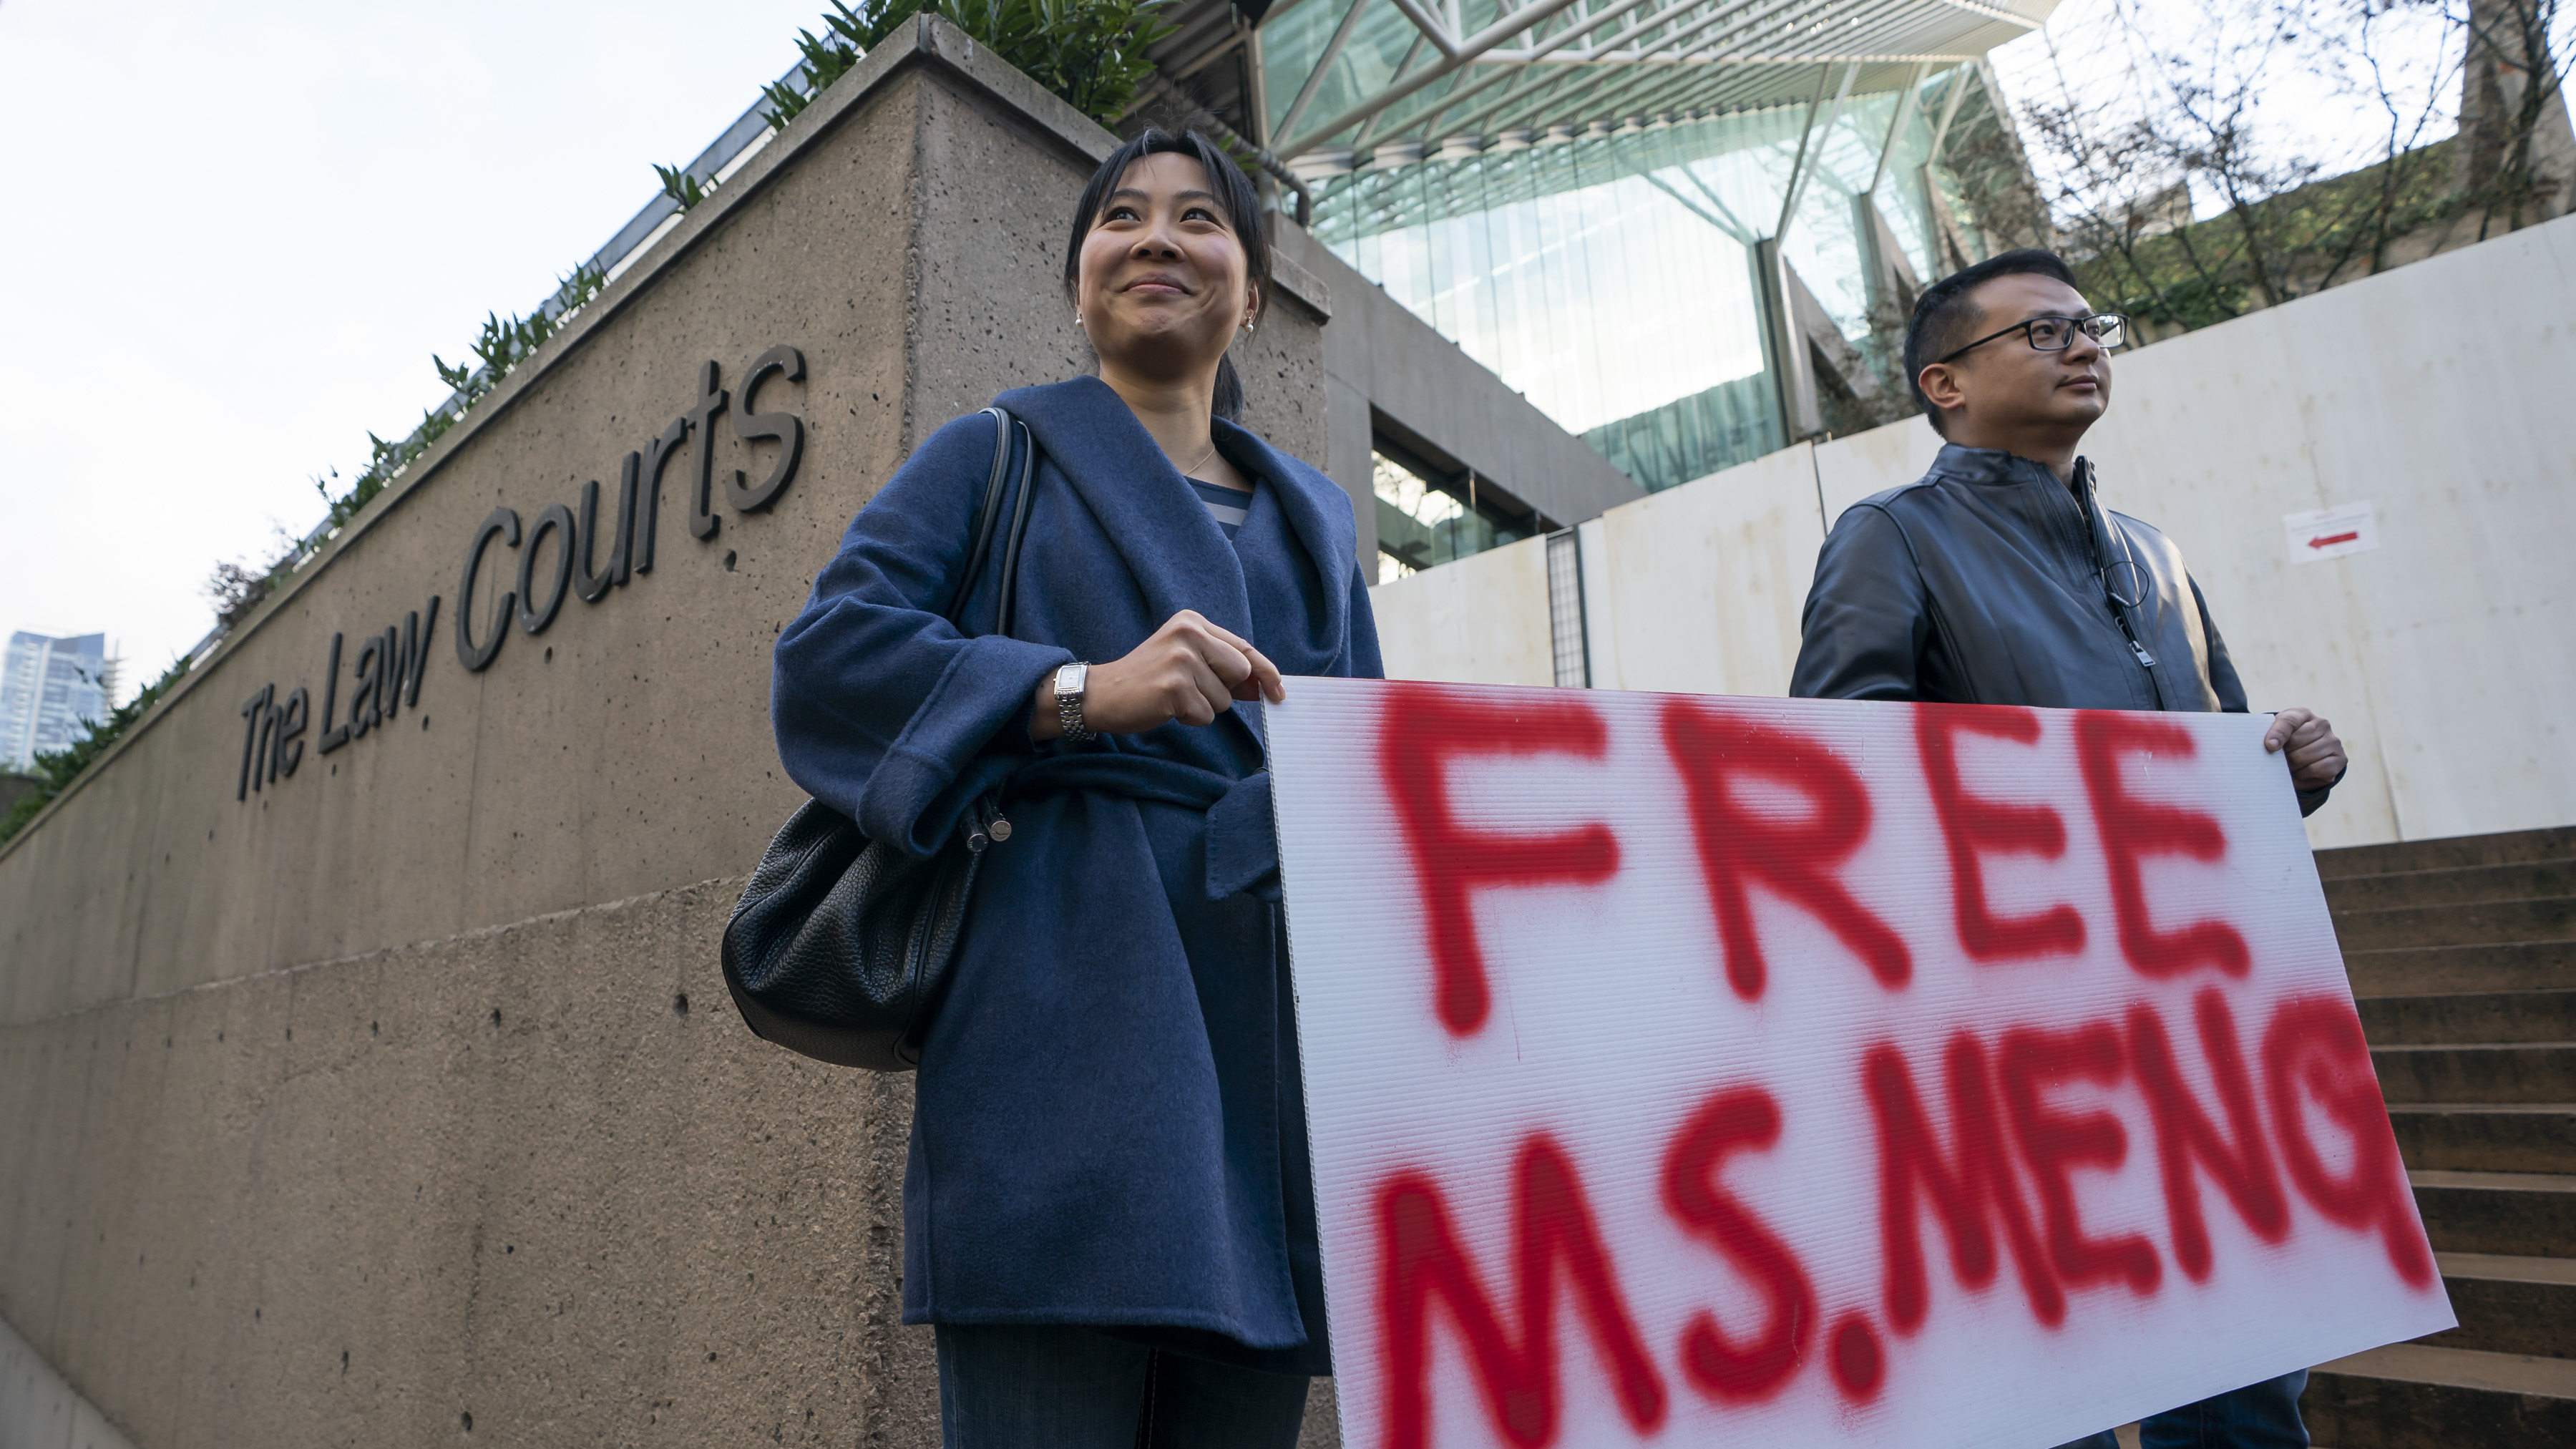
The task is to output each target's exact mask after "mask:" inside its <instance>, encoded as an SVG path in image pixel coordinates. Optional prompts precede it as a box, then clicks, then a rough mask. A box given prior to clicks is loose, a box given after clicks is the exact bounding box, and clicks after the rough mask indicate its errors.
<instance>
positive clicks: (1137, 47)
mask: <svg viewBox="0 0 2576 1449" xmlns="http://www.w3.org/2000/svg"><path fill="white" fill-rule="evenodd" d="M1165 3H1166V0H930V3H924V0H862V3H861V4H860V6H859V8H858V9H856V10H853V9H851V8H850V7H849V6H848V5H845V4H843V3H842V0H830V4H831V6H832V10H833V13H832V14H829V15H826V16H824V17H823V34H822V35H820V36H816V35H815V34H814V33H813V32H811V31H802V30H800V31H798V32H797V47H798V49H800V50H802V51H803V52H804V54H805V71H806V74H805V77H804V80H805V83H806V88H805V89H804V90H802V91H799V90H797V89H796V87H795V86H794V85H792V84H788V83H781V84H778V85H773V86H769V87H766V88H765V90H764V94H766V95H767V96H768V97H769V100H770V105H771V111H770V118H769V124H770V125H771V126H772V127H783V126H785V125H786V124H787V123H788V122H789V121H791V120H794V119H795V118H796V115H797V113H798V112H801V111H803V110H804V109H805V108H806V107H807V106H809V105H811V104H813V101H814V98H815V97H816V96H819V95H821V94H822V93H823V91H824V90H825V89H826V88H827V87H829V86H830V85H831V84H832V82H834V81H836V80H839V79H840V78H841V77H842V76H843V75H845V74H847V73H848V72H849V70H850V68H851V67H852V66H854V65H856V64H858V60H859V57H860V56H862V55H865V54H866V53H867V52H868V51H869V50H871V49H873V48H875V47H876V46H877V45H878V44H879V43H881V42H882V41H883V40H884V39H885V38H886V37H887V36H888V35H891V34H893V33H894V30H895V27H897V26H899V25H901V24H903V23H904V22H905V21H907V20H910V19H911V18H913V17H914V16H916V15H919V14H922V13H923V12H925V11H927V12H928V13H930V14H933V15H938V16H941V17H943V18H945V19H946V20H947V21H948V22H949V23H950V24H953V25H955V26H956V27H957V28H958V29H960V30H963V31H965V32H966V33H967V34H968V35H969V36H972V37H973V38H974V39H975V40H977V41H978V42H980V43H982V44H983V45H984V46H986V47H987V48H989V49H990V50H991V51H992V52H993V53H994V54H995V55H998V56H1000V57H1001V58H1002V60H1003V61H1004V62H1006V63H1008V64H1010V65H1012V66H1015V67H1017V68H1019V69H1020V70H1022V71H1024V72H1026V73H1027V74H1028V76H1029V77H1030V78H1031V79H1032V80H1035V81H1036V82H1037V83H1038V84H1040V85H1042V86H1045V87H1046V88H1047V89H1048V90H1050V91H1053V92H1055V93H1056V94H1057V95H1058V96H1061V97H1063V98H1064V100H1065V102H1066V104H1068V105H1071V106H1072V107H1073V108H1074V109H1075V110H1078V111H1080V112H1082V113H1083V114H1084V115H1086V116H1089V117H1091V118H1092V119H1094V120H1096V121H1099V122H1100V123H1101V124H1103V125H1108V124H1111V123H1112V122H1115V121H1116V120H1117V119H1118V118H1119V117H1120V116H1121V115H1123V114H1125V113H1126V110H1127V107H1128V103H1129V102H1131V101H1133V100H1134V99H1135V98H1136V91H1137V88H1138V87H1140V86H1142V85H1143V84H1144V83H1145V78H1146V77H1147V76H1149V75H1151V74H1153V71H1154V63H1153V62H1152V61H1150V60H1148V59H1146V58H1145V49H1146V47H1148V46H1150V45H1152V44H1154V43H1155V42H1156V41H1159V40H1161V39H1162V38H1163V37H1165V36H1167V35H1169V34H1171V33H1172V31H1173V30H1174V29H1175V27H1174V26H1172V25H1169V24H1167V23H1165V22H1163V21H1162V20H1161V19H1160V18H1159V12H1160V11H1161V10H1162V8H1163V6H1164V4H1165Z"/></svg>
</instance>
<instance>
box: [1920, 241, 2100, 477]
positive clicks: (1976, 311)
mask: <svg viewBox="0 0 2576 1449" xmlns="http://www.w3.org/2000/svg"><path fill="white" fill-rule="evenodd" d="M2020 276H2032V277H2053V278H2055V279H2056V280H2058V281H2061V282H2064V283H2065V284H2066V285H2068V286H2070V287H2073V286H2075V285H2076V282H2075V273H2074V272H2072V271H2070V270H2068V269H2067V266H2066V263H2065V261H2064V260H2063V259H2062V258H2060V257H2059V256H2058V255H2057V253H2055V252H2044V251H2041V250H2040V249H2039V248H2037V247H2024V248H2022V249H2021V250H2019V251H2010V252H1998V253H1996V254H1995V255H1993V256H1991V257H1988V258H1986V259H1985V260H1984V261H1982V262H1979V263H1977V264H1976V265H1975V266H1973V267H1969V268H1967V269H1966V270H1964V271H1957V272H1952V273H1951V274H1950V275H1948V276H1946V277H1943V278H1942V279H1941V280H1939V281H1937V282H1934V283H1933V284H1932V285H1931V286H1929V287H1926V288H1924V289H1923V295H1922V296H1920V297H1917V298H1915V299H1914V320H1913V321H1911V322H1908V323H1907V324H1906V325H1905V386H1906V388H1907V389H1908V390H1909V391H1911V392H1912V393H1913V394H1914V405H1915V406H1916V407H1919V408H1921V409H1923V415H1924V416H1925V417H1927V418H1930V419H1931V420H1932V431H1934V432H1936V433H1939V434H1940V435H1941V436H1943V437H1945V438H1946V437H1948V436H1950V430H1949V428H1948V427H1947V426H1946V425H1945V424H1944V423H1943V422H1942V421H1941V410H1940V409H1939V408H1936V407H1934V406H1932V399H1930V398H1928V397H1925V396H1924V395H1923V381H1922V378H1923V369H1925V368H1927V367H1930V366H1931V365H1932V364H1933V363H1934V362H1936V361H1938V360H1940V359H1941V358H1944V357H1947V356H1949V355H1950V354H1951V353H1953V352H1956V351H1958V350H1959V349H1960V348H1962V347H1965V346H1967V345H1968V344H1969V343H1970V342H1973V341H1975V340H1976V339H1975V338H1973V337H1970V336H1969V335H1968V331H1969V329H1970V328H1972V327H1974V326H1976V325H1977V319H1978V318H1979V317H1981V316H1983V315H1984V311H1983V309H1981V308H1979V307H1978V306H1977V304H1976V301H1975V299H1973V298H1971V297H1970V296H1969V295H1968V294H1969V293H1971V292H1974V291H1975V290H1977V288H1979V287H1981V286H1984V285H1985V284H1986V283H1988V282H1991V281H1993V280H1994V279H1995V278H1997V277H2020ZM2077 290H2079V291H2080V290H2082V289H2081V288H2078V289H2077Z"/></svg>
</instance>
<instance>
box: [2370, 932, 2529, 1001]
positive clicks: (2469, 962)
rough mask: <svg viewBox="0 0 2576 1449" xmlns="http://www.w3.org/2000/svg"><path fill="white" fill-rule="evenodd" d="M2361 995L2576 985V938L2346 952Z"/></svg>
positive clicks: (2454, 992) (2432, 994) (2430, 993)
mask: <svg viewBox="0 0 2576 1449" xmlns="http://www.w3.org/2000/svg"><path fill="white" fill-rule="evenodd" d="M2343 966H2344V974H2345V975H2347V976H2349V977H2351V978H2352V993H2353V995H2355V996H2360V997H2381V996H2440V995H2449V994H2459V993H2471V992H2482V993H2483V992H2506V991H2565V990H2571V989H2576V941H2519V942H2511V943H2508V944H2505V945H2488V946H2401V947H2396V948H2393V949H2389V950H2380V951H2357V950H2354V949H2352V948H2350V947H2349V946H2347V947H2346V948H2345V950H2344V953H2343Z"/></svg>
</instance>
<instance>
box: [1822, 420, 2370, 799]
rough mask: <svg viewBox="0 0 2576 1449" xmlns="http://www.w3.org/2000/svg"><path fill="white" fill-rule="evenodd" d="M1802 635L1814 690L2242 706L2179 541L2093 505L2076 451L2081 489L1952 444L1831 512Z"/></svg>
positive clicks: (2239, 685) (2074, 703)
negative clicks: (1927, 465)
mask: <svg viewBox="0 0 2576 1449" xmlns="http://www.w3.org/2000/svg"><path fill="white" fill-rule="evenodd" d="M2115 593H2116V598H2115ZM1802 632H1803V635H1804V639H1803V642H1802V643H1801V645H1800V647H1799V650H1798V667H1797V671H1796V673H1795V675H1794V676H1793V677H1792V678H1791V681H1790V684H1789V692H1790V693H1791V694H1793V695H1797V696H1800V697H1802V698H1810V699H1904V700H1939V701H1950V702H1958V703H1967V704H2024V705H2038V706H2042V707H2045V708H2050V709H2189V710H2226V711H2229V712H2232V713H2240V714H2241V713H2243V712H2244V711H2245V708H2246V704H2245V686H2244V684H2243V682H2242V681H2240V680H2239V679H2238V678H2237V677H2236V666H2235V665H2234V664H2233V663H2232V662H2230V661H2229V659H2228V657H2227V645H2226V644H2225V642H2223V641H2222V640H2221V639H2220V638H2219V637H2218V626H2217V625H2215V624H2213V623H2211V622H2210V618H2209V605H2208V603H2207V602H2206V601H2205V600H2203V599H2202V598H2201V595H2200V586H2199V585H2198V584H2195V583H2193V582H2192V579H2191V574H2190V572H2189V571H2188V570H2187V569H2185V568H2184V567H2183V561H2182V551H2181V550H2180V549H2178V548H2176V547H2174V545H2173V542H2172V541H2171V540H2169V539H2167V538H2166V537H2165V536H2164V535H2163V534H2161V533H2158V532H2157V531H2156V530H2155V529H2153V528H2150V527H2148V526H2147V525H2146V524H2143V523H2140V522H2139V521H2138V520H2136V519H2134V518H2129V517H2126V516H2124V515H2121V514H2117V513H2113V512H2110V511H2109V510H2107V509H2104V508H2101V507H2099V506H2097V505H2096V503H2095V502H2094V497H2093V468H2092V465H2091V464H2090V463H2087V462H2086V461H2084V460H2083V459H2080V458H2079V459H2077V460H2076V463H2075V486H2074V487H2073V488H2071V489H2070V488H2069V487H2068V486H2067V485H2065V484H2063V483H2060V482H2059V481H2058V480H2057V477H2056V475H2054V474H2052V473H2050V472H2049V471H2048V469H2046V468H2045V467H2042V466H2041V465H2040V464H2037V463H2034V462H2032V461H2030V460H2029V459H2027V458H2018V457H2015V456H2013V455H2012V454H2010V453H2003V452H1997V451H1994V450H1992V449H1986V448H1962V447H1959V446H1957V445H1955V444H1953V445H1951V446H1948V447H1944V448H1943V449H1942V450H1941V454H1940V456H1939V457H1938V458H1936V459H1934V460H1933V463H1932V471H1931V472H1929V473H1927V474H1925V475H1924V476H1923V478H1922V480H1921V481H1920V482H1915V483H1909V484H1907V485H1905V486H1904V487H1902V488H1891V489H1889V490H1888V491H1886V492H1884V493H1879V494H1874V495H1872V496H1871V497H1868V498H1864V499H1862V500H1861V501H1860V502H1858V503H1855V504H1853V505H1852V506H1851V508H1850V509H1848V510H1846V511H1845V512H1844V514H1843V516H1842V517H1841V518H1840V519H1839V520H1837V521H1836V522H1835V524H1834V530H1833V533H1832V534H1831V535H1830V536H1828V537H1827V538H1826V539H1825V546H1824V550H1823V551H1822V552H1821V553H1820V554H1819V555H1818V556H1817V559H1816V582H1815V586H1814V587H1813V588H1812V589H1810V590H1809V591H1808V593H1807V607H1806V613H1805V615H1804V618H1803V622H1802ZM2325 798H2326V792H2325V791H2323V790H2318V791H2314V792H2311V793H2307V794H2302V795H2301V796H2300V798H2299V804H2300V806H2301V809H2302V811H2303V812H2304V811H2312V810H2314V809H2315V808H2316V807H2317V806H2318V805H2320V804H2323V803H2324V801H2325Z"/></svg>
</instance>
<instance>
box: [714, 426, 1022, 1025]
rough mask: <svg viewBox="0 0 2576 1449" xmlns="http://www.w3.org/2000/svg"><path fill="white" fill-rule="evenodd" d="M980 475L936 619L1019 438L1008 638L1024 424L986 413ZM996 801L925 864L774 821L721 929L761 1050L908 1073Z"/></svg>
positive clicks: (817, 806) (741, 1007) (988, 532)
mask: <svg viewBox="0 0 2576 1449" xmlns="http://www.w3.org/2000/svg"><path fill="white" fill-rule="evenodd" d="M984 411H985V412H987V413H989V414H991V415H992V417H993V419H994V423H995V427H994V430H993V431H994V443H993V469H992V474H991V476H990V477H989V478H988V479H987V480H986V481H985V484H984V505H983V507H982V508H981V509H980V510H979V511H978V513H977V518H978V522H977V525H976V529H975V546H974V548H973V549H972V550H971V551H970V552H969V553H968V555H967V559H966V571H965V572H964V573H963V574H962V575H960V576H959V578H958V581H957V586H956V589H955V591H954V592H953V593H951V595H950V596H949V599H948V607H947V608H946V610H944V611H943V612H944V613H945V614H946V615H947V617H948V621H949V622H950V623H952V624H955V625H957V627H958V628H959V629H960V630H961V631H963V630H964V629H965V623H964V621H963V620H962V619H960V618H959V617H958V616H959V614H960V613H961V612H962V611H963V610H964V608H965V605H966V599H967V596H968V595H969V594H970V593H972V592H973V590H974V586H975V580H976V579H978V578H979V577H981V576H982V574H983V572H984V563H985V560H986V559H987V557H989V556H990V554H991V552H992V547H993V535H994V524H995V523H996V521H997V520H998V517H999V514H1000V511H1001V506H1002V499H1003V496H1004V494H1003V487H1002V485H1003V474H1004V472H1005V471H1006V469H1007V467H1008V464H1009V462H1010V456H1011V451H1012V449H1011V442H1012V438H1013V436H1014V435H1015V434H1016V435H1017V437H1018V439H1019V442H1020V445H1021V446H1020V449H1019V452H1020V468H1019V496H1018V502H1017V504H1016V506H1015V507H1014V508H1013V509H1012V512H1011V526H1010V531H1009V533H1008V534H1007V535H1006V539H1005V542H1004V545H1003V552H1002V589H1001V606H1000V608H999V609H998V610H997V618H996V622H995V626H994V632H996V633H1000V634H1008V633H1010V632H1011V624H1012V614H1013V611H1014V606H1015V605H1016V603H1017V599H1016V597H1015V594H1016V590H1015V587H1014V585H1015V580H1016V579H1017V576H1018V574H1019V561H1020V540H1021V538H1022V536H1023V535H1024V534H1025V533H1026V532H1027V530H1028V523H1029V494H1030V491H1031V490H1030V486H1029V485H1030V482H1031V479H1032V478H1033V476H1034V472H1035V469H1034V465H1035V463H1036V459H1037V447H1036V444H1035V442H1034V441H1033V440H1031V438H1030V437H1029V430H1028V425H1027V424H1025V423H1022V422H1020V421H1019V420H1018V419H1017V418H1014V417H1012V416H1011V415H1010V414H1009V413H1008V412H1006V411H1004V410H1003V409H1001V408H998V407H990V408H986V409H984ZM1001 794H1002V792H1001V791H1000V789H998V788H996V789H994V790H991V791H988V792H986V793H985V794H984V795H983V796H981V797H979V798H978V799H977V800H976V801H975V802H974V803H973V804H972V805H971V806H969V807H968V809H967V811H966V816H965V818H964V819H963V820H961V821H960V822H959V823H958V828H957V832H956V834H955V835H953V836H952V837H950V838H949V839H948V840H947V841H946V842H944V843H943V844H942V845H941V847H940V848H939V850H938V851H936V852H935V853H933V854H932V855H930V856H928V857H927V858H924V857H920V856H913V855H906V854H905V853H903V852H902V851H900V850H897V849H895V848H894V847H893V846H890V845H888V844H886V843H885V842H884V841H880V840H870V839H868V838H867V836H866V835H864V834H863V833H861V831H860V830H859V825H858V822H857V821H855V820H852V819H851V818H850V817H848V816H847V815H843V814H842V813H841V812H839V811H837V810H835V809H833V808H832V807H831V806H829V805H826V804H824V803H823V802H822V801H820V800H808V801H806V802H805V803H804V804H803V805H801V806H799V807H798V808H797V810H796V813H795V814H793V815H791V816H789V817H788V818H787V823H786V824H785V825H784V826H782V827H780V829H779V831H778V834H777V835H776V836H775V837H774V838H772V839H771V840H770V842H769V849H768V850H767V851H766V852H765V853H764V854H763V855H762V856H761V858H760V865H759V867H758V868H757V869H755V870H754V871H753V872H752V873H751V884H750V885H748V886H746V887H744V889H743V893H742V899H741V901H739V902H738V903H736V904H735V906H734V908H733V917H732V919H731V920H729V921H727V922H726V923H725V930H724V946H723V953H722V954H723V957H724V978H725V987H726V989H727V990H729V991H731V992H732V993H733V1004H734V1009H735V1010H737V1011H739V1012H741V1013H742V1019H743V1021H744V1023H745V1024H746V1025H748V1026H749V1027H750V1028H751V1029H752V1031H753V1032H755V1033H757V1034H758V1035H759V1036H760V1037H761V1039H762V1040H764V1041H770V1042H775V1043H777V1044H778V1045H780V1046H783V1047H785V1048H787V1049H788V1050H789V1051H792V1052H798V1053H801V1054H802V1055H805V1056H809V1057H812V1058H814V1059H815V1060H816V1061H822V1062H830V1063H832V1064H833V1065H834V1066H842V1067H865V1068H867V1069H868V1070H870V1071H877V1072H908V1071H910V1070H912V1069H913V1068H914V1067H917V1066H919V1065H920V1064H921V1043H922V1038H923V1037H924V1036H925V1035H927V1033H928V1031H929V1027H930V1017H931V1013H932V1012H933V1011H934V1010H936V1009H937V1007H938V1005H939V998H940V995H941V992H942V990H943V988H945V987H946V985H947V984H948V968H949V964H950V962H951V961H952V960H953V959H954V958H955V956H956V952H957V938H958V936H959V934H960V932H961V931H962V929H963V927H964V926H965V923H966V904H967V901H968V900H969V899H970V898H971V896H972V894H973V892H974V889H975V872H976V868H977V867H978V866H979V865H981V864H982V862H983V857H984V851H985V850H986V849H987V848H988V847H990V846H991V845H993V844H994V843H996V842H999V841H1005V840H1008V839H1010V838H1011V826H1010V822H1009V821H1007V820H1005V819H1003V818H1002V800H1001Z"/></svg>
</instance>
